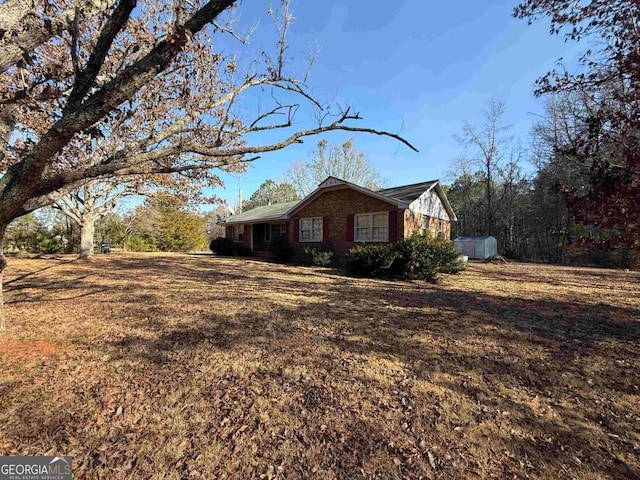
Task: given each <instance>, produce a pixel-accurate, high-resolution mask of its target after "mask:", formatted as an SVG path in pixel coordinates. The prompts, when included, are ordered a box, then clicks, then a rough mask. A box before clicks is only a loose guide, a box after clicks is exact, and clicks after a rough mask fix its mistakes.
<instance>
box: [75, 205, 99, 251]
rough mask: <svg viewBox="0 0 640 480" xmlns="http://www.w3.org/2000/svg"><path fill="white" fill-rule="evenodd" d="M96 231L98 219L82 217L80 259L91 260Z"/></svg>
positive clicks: (89, 216)
mask: <svg viewBox="0 0 640 480" xmlns="http://www.w3.org/2000/svg"><path fill="white" fill-rule="evenodd" d="M95 230H96V219H95V217H93V216H91V215H84V216H83V217H82V225H81V226H80V255H79V256H78V258H89V257H91V256H92V255H93V237H94V234H95Z"/></svg>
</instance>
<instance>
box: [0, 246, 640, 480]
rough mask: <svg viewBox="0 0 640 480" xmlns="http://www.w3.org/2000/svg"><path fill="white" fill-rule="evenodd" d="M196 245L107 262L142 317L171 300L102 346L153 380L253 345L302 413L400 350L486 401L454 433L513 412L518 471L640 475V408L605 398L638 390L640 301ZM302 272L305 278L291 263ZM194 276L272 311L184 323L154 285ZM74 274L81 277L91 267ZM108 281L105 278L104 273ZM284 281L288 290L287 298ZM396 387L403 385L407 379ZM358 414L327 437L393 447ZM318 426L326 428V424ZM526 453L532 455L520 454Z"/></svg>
mask: <svg viewBox="0 0 640 480" xmlns="http://www.w3.org/2000/svg"><path fill="white" fill-rule="evenodd" d="M185 258H186V259H187V261H185V262H180V261H176V258H175V257H173V258H165V257H157V258H153V260H152V263H151V264H149V263H145V264H142V263H141V261H140V260H139V259H137V258H114V259H110V261H109V265H110V269H109V271H105V272H104V276H103V278H112V279H118V278H120V280H121V281H122V282H124V281H125V280H127V279H122V278H121V275H122V272H123V271H124V272H127V275H128V276H130V277H132V278H134V279H136V280H135V282H134V283H132V285H133V284H135V288H132V290H135V291H133V292H131V294H130V295H131V296H132V298H137V299H138V300H139V304H138V305H134V306H133V307H132V308H133V309H134V313H133V314H132V315H133V316H135V312H136V310H135V309H136V308H137V309H138V311H139V313H140V314H139V317H140V318H142V317H146V312H145V310H144V307H145V305H144V302H146V301H151V300H154V301H158V302H165V303H164V304H163V303H161V304H160V305H159V307H158V308H159V309H160V311H162V315H159V316H158V317H157V318H152V319H147V320H144V321H141V322H140V323H139V324H137V326H138V327H141V328H142V329H143V330H144V335H141V334H136V333H134V332H133V331H130V330H127V328H126V327H127V326H124V327H125V328H123V330H122V333H123V335H122V336H121V337H118V338H114V339H108V340H105V341H104V342H102V343H101V345H100V347H101V348H104V349H106V350H107V351H108V352H109V354H110V357H111V361H112V362H114V363H118V362H121V361H123V360H125V361H127V360H136V361H138V360H141V361H142V364H143V365H144V368H143V369H142V370H143V371H141V372H140V374H139V375H140V378H143V379H145V381H146V379H148V378H150V379H151V380H149V382H150V383H152V384H155V383H166V382H167V380H166V378H167V377H168V376H169V377H170V375H172V374H173V372H174V370H176V371H179V372H185V371H186V372H190V371H192V370H191V369H193V370H196V369H197V368H198V366H199V365H200V364H202V363H203V362H206V361H208V359H210V357H209V356H208V355H209V353H210V352H211V351H224V352H228V353H236V354H239V360H238V361H242V356H241V354H242V353H243V352H246V351H247V350H250V351H252V352H260V353H261V354H262V355H263V356H264V358H265V365H264V366H263V367H261V368H260V369H259V372H258V373H256V374H255V375H258V376H259V378H258V377H256V379H255V380H256V381H259V382H261V383H262V385H263V387H264V386H267V388H268V386H269V385H278V386H283V385H289V386H290V388H292V392H293V393H292V394H291V402H290V407H288V408H290V409H291V411H292V412H294V414H295V415H297V414H298V413H299V411H300V410H301V409H302V408H306V409H313V410H320V409H322V408H329V407H331V408H334V409H338V410H339V409H342V408H345V409H355V408H357V405H355V404H352V403H349V400H348V399H346V398H345V399H343V400H344V402H345V403H344V404H342V403H341V402H340V399H336V398H334V397H332V395H333V394H334V390H333V387H332V383H331V381H332V379H340V384H341V385H344V384H350V383H351V384H357V385H360V386H361V387H362V388H361V390H360V391H361V392H363V395H364V396H365V397H368V396H369V395H370V392H371V391H383V390H385V389H388V386H386V385H383V384H381V383H380V382H379V381H378V380H376V379H375V378H373V377H368V376H366V375H362V374H361V375H358V376H357V377H355V376H352V374H351V373H350V372H352V371H353V369H355V368H356V367H354V365H357V368H362V367H361V366H362V365H363V364H366V363H367V362H379V361H381V360H383V359H392V360H399V361H400V362H401V364H402V368H403V369H404V370H405V371H406V376H407V379H408V380H409V381H413V380H412V379H416V380H420V381H427V382H431V383H433V384H435V385H437V386H439V387H440V388H442V389H443V390H444V391H447V392H451V393H452V394H455V395H457V396H459V397H463V398H465V399H467V404H468V405H469V409H470V410H472V412H473V413H472V416H471V417H470V418H466V419H464V420H461V421H460V423H459V424H458V423H456V422H458V419H457V417H456V414H449V416H448V417H443V418H441V419H440V420H439V421H440V422H444V423H445V424H446V425H447V427H448V428H450V430H451V432H452V437H451V438H448V440H453V439H454V438H459V440H460V442H463V439H462V437H454V436H453V435H454V433H453V432H457V430H455V429H456V428H458V427H459V428H461V429H462V430H461V431H462V432H464V431H465V429H469V430H473V429H474V428H479V427H478V426H479V425H482V423H483V422H497V423H500V422H503V423H504V424H505V425H506V427H507V428H506V430H504V431H503V430H499V432H498V433H496V438H492V440H491V441H492V442H494V443H495V444H496V447H495V448H496V449H497V451H496V455H499V456H500V458H502V457H501V456H502V454H503V452H502V451H500V449H501V448H503V447H504V446H507V447H508V448H509V451H510V452H511V454H512V455H515V457H517V458H515V457H514V458H513V459H512V460H509V459H508V458H506V457H505V460H504V461H505V462H507V461H513V463H514V464H513V465H505V466H504V471H503V472H502V473H503V474H504V475H505V476H507V475H508V474H509V476H513V475H514V472H517V473H518V474H519V475H521V476H525V475H524V473H523V472H524V471H525V470H528V471H529V472H530V471H531V470H533V471H534V472H535V471H536V469H537V468H539V465H542V464H546V465H550V466H552V467H553V468H554V470H555V471H556V472H557V474H558V475H561V473H560V472H563V471H564V470H563V469H564V468H565V467H566V466H567V465H573V466H574V468H575V465H576V458H577V459H578V460H577V462H578V465H580V462H581V463H586V464H588V465H589V468H590V470H589V471H590V472H592V473H594V474H595V475H601V476H603V477H613V478H638V475H639V472H638V470H637V465H638V463H637V462H635V463H634V464H633V465H629V464H628V463H625V461H624V460H622V459H621V458H620V456H619V453H620V452H621V451H626V450H625V449H628V447H627V446H625V445H624V444H622V443H619V442H618V441H616V440H613V439H612V438H615V437H617V438H628V436H629V432H628V431H627V430H625V427H624V422H625V421H628V422H629V423H632V421H631V420H624V421H623V420H622V419H623V418H626V417H624V415H625V412H620V411H619V410H617V409H616V407H615V406H613V407H612V406H610V405H604V404H598V403H597V402H596V401H594V400H593V398H591V396H593V395H595V394H596V393H597V392H595V393H594V392H593V390H595V389H598V388H600V389H603V390H612V391H618V392H621V393H623V394H626V395H637V391H635V390H633V389H632V388H631V385H633V384H637V378H636V374H635V373H636V372H635V370H634V369H633V368H622V367H621V368H616V367H615V365H616V363H615V361H616V360H617V359H618V358H621V357H622V358H627V359H629V358H631V359H633V358H637V357H634V355H637V351H638V341H639V340H640V321H639V319H638V317H639V312H638V311H637V310H634V309H630V308H622V307H613V306H609V305H603V304H599V305H590V304H587V303H574V302H563V301H560V300H557V299H549V300H531V299H525V298H511V299H507V298H505V297H503V296H499V295H491V294H489V293H486V294H475V293H469V292H465V291H457V290H453V289H450V288H447V287H446V286H437V285H436V286H432V285H427V284H411V283H406V284H404V283H403V284H399V283H394V282H385V281H377V280H354V279H350V278H344V279H341V278H336V277H332V279H331V282H329V283H325V284H322V283H314V282H308V281H305V276H307V278H308V277H309V276H318V277H326V274H323V273H322V272H318V271H316V270H314V269H294V268H289V267H276V268H277V269H278V272H277V273H279V275H278V276H277V277H275V276H272V275H273V274H274V270H275V269H276V268H274V269H271V268H270V267H269V269H268V270H266V269H265V264H264V263H262V262H260V263H259V264H258V263H256V265H255V268H254V266H253V265H251V264H250V265H249V266H248V267H247V266H246V264H245V265H244V266H243V268H242V269H240V268H237V269H234V265H235V266H237V265H238V263H235V262H233V261H231V260H225V261H224V262H220V261H217V260H216V259H215V258H212V259H211V260H209V259H208V258H206V257H193V258H191V259H189V258H188V257H185ZM147 260H148V259H147ZM242 262H251V261H246V260H243V261H242ZM243 272H246V273H243ZM288 273H291V274H292V275H291V277H287V276H286V275H287V274H288ZM69 275H71V273H69ZM167 276H169V277H170V281H171V282H170V283H166V284H163V285H162V286H158V285H154V278H165V277H167ZM194 279H195V281H197V282H202V283H203V284H204V285H206V286H210V287H211V288H210V293H208V294H205V295H206V300H207V301H215V300H216V299H224V300H226V301H228V300H229V299H230V298H231V299H233V301H234V302H238V303H239V304H241V305H245V304H246V305H248V306H250V305H251V304H252V302H261V305H262V306H266V307H267V308H266V313H256V312H252V311H250V310H248V309H247V310H246V311H242V312H241V313H236V314H230V313H227V312H224V311H221V312H217V313H208V314H198V316H194V317H193V318H185V319H184V321H181V322H180V323H178V324H174V323H168V322H166V321H165V318H170V317H171V316H172V313H173V312H172V309H173V308H175V307H174V306H173V305H172V304H171V303H169V300H167V299H164V300H163V299H162V298H160V297H158V296H156V295H155V293H154V292H157V291H159V290H160V289H173V291H174V292H179V289H180V287H179V282H180V281H183V280H190V281H192V282H193V281H194ZM65 280H66V282H68V283H71V284H72V282H73V281H74V280H77V279H74V278H69V279H65ZM165 281H166V280H165ZM96 282H97V285H98V286H100V283H99V279H97V280H96ZM24 285H28V286H22V287H21V284H19V283H18V285H16V287H15V289H16V291H19V290H20V289H21V288H23V289H29V288H34V287H35V286H34V285H32V284H31V283H29V284H24ZM127 285H128V284H127ZM68 286H69V285H67V287H68ZM85 287H86V285H85ZM46 288H47V291H48V292H55V291H57V290H56V289H60V290H61V291H67V290H66V289H65V284H64V282H63V283H53V282H52V283H51V284H48V285H47V286H46ZM118 288H123V287H122V286H120V287H118ZM275 294H280V295H283V296H286V300H285V299H281V298H279V297H277V296H276V295H275ZM145 299H146V300H145ZM34 301H43V300H42V299H41V300H37V299H35V300H34ZM296 303H297V304H296ZM263 311H264V310H263ZM175 313H176V315H177V314H179V311H176V312H175ZM246 347H251V348H249V349H247V348H246ZM590 357H593V358H595V357H601V358H600V361H601V362H603V363H604V364H605V365H606V366H607V368H606V369H604V370H602V371H600V372H598V371H595V372H594V371H590V372H589V373H587V366H586V364H585V363H584V359H586V358H590ZM258 358H262V357H260V356H259V355H258ZM131 364H134V363H133V362H131ZM136 365H139V364H136ZM611 365H614V366H613V367H612V366H611ZM176 367H180V368H176ZM291 367H298V368H306V369H307V371H308V372H312V373H313V374H314V375H315V376H316V377H315V378H312V379H311V380H310V382H312V383H308V382H307V383H305V382H302V381H298V380H292V379H291V378H285V377H284V376H283V374H282V371H283V370H284V369H286V368H291ZM356 371H361V370H356ZM587 376H588V377H589V379H591V380H593V381H594V386H593V387H589V386H586V385H583V386H580V385H578V386H577V387H576V385H572V384H571V383H570V382H572V381H580V382H586V381H587V379H586V378H585V377H587ZM394 388H395V390H397V392H402V387H401V386H397V387H394ZM498 392H502V393H498ZM504 392H513V395H509V394H506V393H504ZM523 392H524V393H523ZM391 393H393V392H391ZM516 393H520V394H521V395H522V396H524V395H525V394H526V397H527V399H529V400H530V401H532V402H533V403H535V402H534V400H532V399H536V398H542V399H545V402H546V403H547V404H549V405H553V408H554V409H555V411H556V412H557V413H558V416H557V417H554V418H553V419H550V418H549V417H548V416H547V417H545V416H543V415H541V414H540V412H539V411H534V409H533V407H532V406H531V405H530V404H528V403H525V401H524V400H523V399H522V398H523V397H522V396H521V397H518V396H517V395H516ZM0 394H1V391H0ZM294 394H296V395H297V396H296V395H294ZM402 394H403V395H406V397H407V398H409V400H408V401H410V402H418V404H417V405H415V408H414V410H413V411H412V412H408V413H406V415H405V416H406V417H407V419H408V422H409V421H414V420H416V418H417V419H419V420H420V421H421V422H423V423H422V424H420V425H418V426H417V427H416V430H415V431H414V432H413V433H411V435H413V436H414V438H413V439H414V440H415V443H416V444H419V443H420V441H421V440H423V439H427V440H429V439H432V440H433V441H442V439H441V438H438V436H437V434H436V433H433V430H434V428H433V426H431V427H430V425H431V424H430V423H429V422H431V421H433V422H436V420H437V418H436V417H434V419H431V417H430V416H429V415H430V414H428V413H426V412H429V411H431V409H432V408H433V405H430V404H429V402H430V401H431V399H430V397H428V396H427V395H422V396H421V397H419V398H418V396H417V395H414V396H413V397H412V396H411V392H402ZM336 395H337V394H336ZM394 395H395V394H394ZM398 395H400V394H398ZM241 400H242V399H241ZM434 401H436V400H434ZM327 405H328V406H327ZM398 408H402V407H398ZM576 409H577V411H576ZM42 410H43V411H45V410H46V409H42ZM504 412H508V413H509V415H508V420H503V417H504ZM348 413H349V415H347V417H349V416H350V419H348V420H346V422H347V431H348V432H349V435H351V436H349V435H348V436H347V437H348V438H347V441H346V443H345V442H343V443H340V442H337V441H335V442H333V443H331V444H330V445H329V447H327V448H329V449H331V451H332V452H333V453H334V454H338V456H341V457H344V458H345V459H347V458H351V456H350V454H349V452H348V448H352V446H353V445H358V444H364V443H366V442H369V441H372V442H373V443H371V446H370V447H367V448H365V449H364V450H363V452H364V453H362V454H363V455H373V453H374V452H376V451H379V450H384V449H389V447H388V443H389V442H388V440H389V439H387V438H385V436H384V434H383V433H381V432H380V431H379V429H378V428H376V419H375V418H372V419H370V423H368V424H364V423H363V422H362V421H361V420H359V419H358V418H357V412H356V411H351V412H348ZM42 415H44V416H46V415H45V414H44V413H42ZM501 415H502V416H501ZM504 418H507V417H504ZM45 420H46V419H45ZM69 421H70V422H73V420H69ZM416 421H417V420H416ZM43 424H47V422H43ZM434 425H435V423H434ZM312 427H313V429H314V431H316V430H317V431H318V432H316V434H317V435H321V433H319V430H320V425H315V424H312ZM331 428H332V427H331V426H329V430H328V431H330V429H331ZM514 432H516V433H514ZM403 434H405V433H403ZM406 434H407V435H409V433H406ZM607 434H610V435H612V437H607ZM430 435H432V437H430ZM318 438H320V437H318ZM312 439H315V437H312ZM371 439H374V440H375V441H373V440H371ZM301 445H302V444H301ZM225 446H227V444H226V443H225ZM304 448H306V447H303V449H304ZM447 448H452V449H453V450H455V448H454V447H447ZM230 450H232V449H230ZM391 453H392V454H393V455H399V453H397V452H395V451H392V452H391ZM354 458H356V457H354ZM361 459H362V457H360V460H361ZM521 459H526V461H527V462H529V463H530V464H531V465H524V466H523V465H518V462H522V460H521ZM360 460H358V461H360ZM358 461H355V460H354V462H355V463H354V464H353V465H350V466H349V467H348V469H347V470H345V471H348V472H349V473H353V474H354V475H356V474H358V468H359V467H360V464H359V463H358ZM580 471H581V472H583V473H584V472H585V470H580ZM493 473H495V470H494V471H493ZM525 473H526V472H525ZM567 475H569V473H567Z"/></svg>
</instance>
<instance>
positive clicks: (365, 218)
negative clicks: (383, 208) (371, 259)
mask: <svg viewBox="0 0 640 480" xmlns="http://www.w3.org/2000/svg"><path fill="white" fill-rule="evenodd" d="M354 223H355V229H356V231H355V237H354V238H355V240H356V242H388V241H389V213H388V212H379V213H358V214H356V215H355V222H354Z"/></svg>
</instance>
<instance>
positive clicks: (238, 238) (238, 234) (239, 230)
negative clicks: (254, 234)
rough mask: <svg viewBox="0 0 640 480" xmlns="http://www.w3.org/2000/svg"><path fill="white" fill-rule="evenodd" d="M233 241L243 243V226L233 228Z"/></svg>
mask: <svg viewBox="0 0 640 480" xmlns="http://www.w3.org/2000/svg"><path fill="white" fill-rule="evenodd" d="M233 241H234V242H244V225H234V226H233Z"/></svg>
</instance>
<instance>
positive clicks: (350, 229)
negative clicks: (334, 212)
mask: <svg viewBox="0 0 640 480" xmlns="http://www.w3.org/2000/svg"><path fill="white" fill-rule="evenodd" d="M353 233H354V232H353V215H347V242H353Z"/></svg>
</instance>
